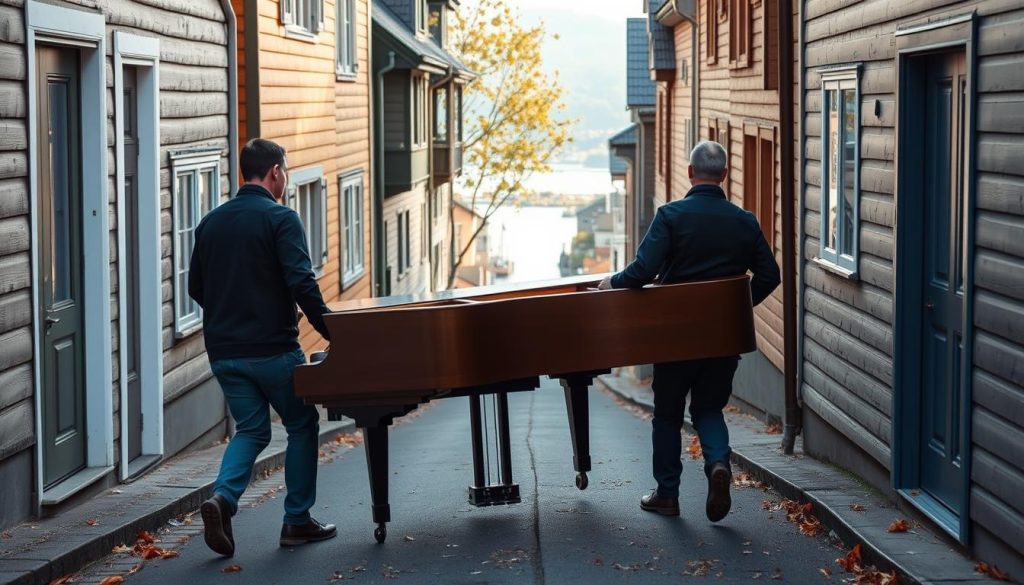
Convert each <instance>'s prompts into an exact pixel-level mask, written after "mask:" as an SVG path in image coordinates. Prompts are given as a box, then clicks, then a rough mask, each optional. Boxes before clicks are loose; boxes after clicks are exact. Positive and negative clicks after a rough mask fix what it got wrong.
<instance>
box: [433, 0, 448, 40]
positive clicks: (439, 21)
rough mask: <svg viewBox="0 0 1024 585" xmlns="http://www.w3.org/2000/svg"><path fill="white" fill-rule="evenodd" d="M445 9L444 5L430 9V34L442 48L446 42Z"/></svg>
mask: <svg viewBox="0 0 1024 585" xmlns="http://www.w3.org/2000/svg"><path fill="white" fill-rule="evenodd" d="M446 13H447V9H446V8H444V6H443V5H442V6H438V7H437V8H432V9H431V10H430V22H429V23H428V24H429V25H430V36H432V37H434V39H436V40H437V44H438V45H439V46H440V47H441V48H442V49H446V48H448V47H447V43H448V39H447V36H448V22H447V20H446V19H445V14H446Z"/></svg>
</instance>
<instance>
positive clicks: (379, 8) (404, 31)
mask: <svg viewBox="0 0 1024 585" xmlns="http://www.w3.org/2000/svg"><path fill="white" fill-rule="evenodd" d="M389 4H390V2H387V0H373V24H374V25H376V26H379V27H380V28H381V29H382V30H383V31H384V32H386V33H387V34H388V35H390V36H391V37H392V38H393V39H394V40H395V42H397V43H399V44H401V45H402V46H403V47H405V48H406V49H408V50H409V51H410V52H411V53H412V54H413V55H414V56H416V57H417V58H419V59H421V60H422V59H425V60H428V61H432V62H435V63H436V64H439V65H441V66H444V67H453V68H454V69H455V70H456V71H458V72H459V73H461V74H463V75H464V76H469V77H473V76H474V74H473V72H472V71H470V69H469V68H468V67H466V66H465V65H464V64H463V63H462V61H459V59H458V58H456V57H455V56H454V55H452V54H451V53H449V52H448V51H445V50H444V49H442V48H441V47H439V46H437V45H436V44H435V43H433V42H432V41H430V40H426V39H421V38H420V37H418V36H416V33H414V32H413V31H412V29H411V28H409V27H407V26H406V25H405V22H404V21H403V20H402V18H401V17H400V16H398V15H397V14H395V13H394V11H393V10H392V9H391V7H390V6H389Z"/></svg>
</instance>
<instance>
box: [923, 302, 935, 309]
mask: <svg viewBox="0 0 1024 585" xmlns="http://www.w3.org/2000/svg"><path fill="white" fill-rule="evenodd" d="M924 308H925V310H927V311H931V310H932V309H934V308H935V303H933V302H931V301H928V302H926V303H925V304H924Z"/></svg>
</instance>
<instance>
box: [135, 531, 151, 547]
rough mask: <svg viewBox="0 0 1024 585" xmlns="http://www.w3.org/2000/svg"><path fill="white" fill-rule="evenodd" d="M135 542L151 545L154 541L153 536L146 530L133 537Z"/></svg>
mask: <svg viewBox="0 0 1024 585" xmlns="http://www.w3.org/2000/svg"><path fill="white" fill-rule="evenodd" d="M135 541H136V542H141V543H143V544H153V543H154V542H156V539H155V538H153V535H152V534H150V533H149V531H148V530H140V531H139V535H138V536H136V537H135Z"/></svg>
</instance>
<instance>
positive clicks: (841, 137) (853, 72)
mask: <svg viewBox="0 0 1024 585" xmlns="http://www.w3.org/2000/svg"><path fill="white" fill-rule="evenodd" d="M858 77H859V67H853V68H850V67H847V68H844V69H834V70H830V71H828V72H826V73H823V74H822V77H821V87H822V108H823V110H824V112H823V114H822V117H821V118H822V130H821V131H822V137H823V139H822V149H821V150H822V153H821V156H822V165H821V167H822V171H821V243H820V244H819V251H820V259H821V260H823V261H825V262H826V263H828V264H830V265H832V266H833V267H838V268H839V269H840V270H841V273H843V274H845V275H846V276H848V277H851V278H854V277H856V273H857V253H858V250H859V245H860V242H859V241H858V230H859V222H860V213H859V210H858V207H859V204H858V203H859V202H858V198H859V190H860V179H859V176H858V175H859V172H858V169H859V168H860V152H859V151H860V109H859V107H858V106H859V104H860V95H859V93H858V89H857V88H858V83H857V82H858Z"/></svg>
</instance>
